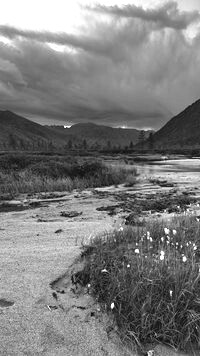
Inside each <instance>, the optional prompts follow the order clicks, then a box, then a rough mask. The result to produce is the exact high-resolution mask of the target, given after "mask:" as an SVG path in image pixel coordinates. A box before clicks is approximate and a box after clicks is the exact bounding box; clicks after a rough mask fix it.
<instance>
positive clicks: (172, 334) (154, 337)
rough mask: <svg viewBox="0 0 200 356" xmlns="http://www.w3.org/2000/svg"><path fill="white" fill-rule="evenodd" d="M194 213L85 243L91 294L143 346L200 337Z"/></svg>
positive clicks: (198, 240) (199, 240)
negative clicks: (168, 221)
mask: <svg viewBox="0 0 200 356" xmlns="http://www.w3.org/2000/svg"><path fill="white" fill-rule="evenodd" d="M197 220H198V219H196V218H195V217H194V216H190V217H179V218H178V217H177V218H174V219H173V220H172V221H171V222H170V223H168V224H166V223H165V222H164V221H157V222H153V223H147V224H146V226H145V227H140V228H139V227H138V228H127V229H123V228H122V227H121V228H120V231H113V232H112V233H107V234H105V235H104V236H99V237H96V238H94V239H93V240H92V241H91V243H90V244H89V245H88V246H84V247H83V253H82V256H83V257H84V258H85V267H84V273H85V274H88V275H89V277H90V286H91V287H90V289H91V293H92V295H93V296H94V297H95V298H96V299H97V300H98V302H100V303H101V305H102V308H103V309H104V310H106V311H107V312H109V313H111V314H112V316H113V317H114V320H115V322H116V324H117V327H118V329H119V332H120V334H121V336H122V337H123V338H124V339H125V340H130V339H132V340H134V341H135V342H136V343H137V345H138V346H139V347H140V348H141V349H143V346H144V345H145V344H146V343H154V342H162V343H166V344H168V345H171V346H172V347H174V348H176V349H186V348H187V347H188V345H190V344H198V343H199V340H200V267H199V266H200V264H199V261H200V258H199V257H200V225H199V222H198V221H197Z"/></svg>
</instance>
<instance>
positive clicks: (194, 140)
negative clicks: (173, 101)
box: [153, 99, 200, 148]
mask: <svg viewBox="0 0 200 356" xmlns="http://www.w3.org/2000/svg"><path fill="white" fill-rule="evenodd" d="M153 140H154V145H155V147H169V148H171V147H183V146H187V147H195V146H200V99H199V100H197V101H196V102H195V103H193V104H192V105H190V106H188V107H187V108H186V109H185V110H183V111H182V112H181V113H180V114H178V115H176V116H175V117H173V118H172V119H171V120H170V121H168V122H167V124H166V125H164V126H163V127H162V128H161V129H160V130H159V131H157V132H156V133H155V134H154V135H153Z"/></svg>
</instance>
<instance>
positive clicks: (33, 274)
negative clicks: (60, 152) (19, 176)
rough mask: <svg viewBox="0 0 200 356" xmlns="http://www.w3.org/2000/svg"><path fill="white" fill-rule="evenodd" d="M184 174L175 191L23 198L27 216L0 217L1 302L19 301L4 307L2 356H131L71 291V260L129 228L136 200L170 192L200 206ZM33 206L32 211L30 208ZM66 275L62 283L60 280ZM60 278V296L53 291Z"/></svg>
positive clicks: (87, 299) (93, 308)
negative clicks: (95, 240) (97, 239)
mask: <svg viewBox="0 0 200 356" xmlns="http://www.w3.org/2000/svg"><path fill="white" fill-rule="evenodd" d="M182 174H183V175H184V179H183V180H182V181H181V183H180V185H179V182H178V179H179V176H176V175H174V180H173V184H175V185H176V186H175V187H161V186H159V185H158V184H154V183H153V182H150V181H149V180H148V179H146V178H145V176H142V177H141V180H140V182H138V183H137V184H136V185H135V186H134V187H125V186H124V185H119V186H118V187H115V186H112V187H107V188H99V189H88V190H85V191H82V192H80V191H75V192H73V193H67V192H66V193H56V194H55V195H54V196H53V195H51V194H49V196H48V195H47V193H43V194H41V193H40V194H35V195H33V196H31V197H30V196H27V195H21V196H19V197H18V199H19V200H18V202H17V204H18V205H21V206H23V205H25V209H24V210H18V211H15V209H14V208H12V210H11V211H7V212H1V213H0V219H1V223H0V240H1V256H0V268H1V280H0V289H1V295H0V298H1V299H3V298H4V299H5V300H6V301H10V302H14V304H13V305H12V306H9V307H0V325H1V334H0V338H1V342H0V343H1V352H2V354H3V353H4V354H6V352H7V354H9V355H12V356H14V355H25V354H28V355H35V354H37V355H40V354H41V355H55V353H56V354H57V355H59V356H60V355H61V356H62V355H66V354H70V355H74V356H75V355H80V356H84V355H88V354H91V355H94V354H95V355H100V356H103V355H105V354H106V352H107V354H108V355H128V354H130V353H128V351H127V350H126V349H125V348H121V346H120V342H119V339H118V337H117V334H116V331H117V330H112V328H111V326H112V323H111V324H110V321H109V320H107V319H106V320H104V316H105V315H104V314H102V312H101V310H99V306H98V304H96V303H95V302H94V300H93V299H91V296H90V295H89V296H88V295H87V294H83V293H84V290H82V291H81V290H80V293H78V294H76V293H75V294H74V292H73V291H71V288H72V287H73V285H72V284H71V273H72V272H73V271H74V270H77V269H79V267H80V266H79V265H78V266H76V264H75V265H74V261H75V260H76V258H77V257H78V256H80V253H81V245H82V243H83V242H84V243H88V241H89V240H90V238H91V237H94V236H96V235H98V234H103V233H104V232H105V231H107V232H109V231H112V230H113V229H119V228H120V226H121V224H124V223H125V220H126V218H127V217H128V216H129V215H130V214H131V211H132V207H133V203H134V200H135V199H137V200H140V199H141V200H145V199H146V198H147V197H150V200H152V201H154V198H155V199H156V197H158V196H159V194H161V195H164V194H166V197H167V194H168V193H169V194H170V193H172V194H174V196H175V195H177V194H178V195H179V194H182V193H183V192H187V193H188V196H189V197H192V198H193V197H195V198H197V200H198V199H199V195H200V192H199V187H200V185H199V183H198V181H197V180H196V178H195V180H194V181H193V180H192V179H189V178H187V176H186V174H185V172H182ZM155 178H159V179H162V180H164V179H165V178H166V174H165V173H164V174H163V175H160V172H159V173H158V174H157V176H156V174H155ZM176 178H177V179H176ZM174 189H175V190H176V191H174ZM59 194H61V196H60V195H59ZM9 203H11V204H12V201H10V202H9ZM15 204H16V201H15V202H14V205H15ZM30 204H32V208H31V209H29V208H27V206H28V205H30ZM189 204H190V202H189ZM197 204H198V203H197V202H193V203H192V204H191V206H190V205H188V206H187V209H189V211H188V212H187V213H188V214H190V213H191V212H192V211H193V210H194V208H195V206H196V208H195V209H196V210H195V211H196V214H197V215H200V211H199V207H198V206H197ZM173 214H174V213H172V212H171V213H170V212H166V211H164V210H163V211H152V210H151V211H143V214H142V216H141V218H142V219H143V218H145V219H150V220H152V219H157V218H160V219H162V218H166V219H168V218H171V217H172V216H173ZM61 276H64V279H61V280H60V279H59V278H60V277H61ZM58 279H59V281H61V284H60V286H59V288H60V292H61V293H59V292H57V291H56V289H52V288H51V286H52V284H51V283H52V282H54V281H55V280H58ZM54 292H55V293H56V294H57V299H55V296H53V293H54ZM85 292H86V293H87V291H85ZM155 350H157V351H156V352H157V354H158V355H161V354H162V355H165V354H166V355H170V356H171V355H175V353H174V352H173V350H169V349H167V348H164V349H163V348H162V353H161V351H159V350H161V349H159V347H158V346H157V347H155ZM159 352H160V353H159ZM132 354H134V353H133V352H132Z"/></svg>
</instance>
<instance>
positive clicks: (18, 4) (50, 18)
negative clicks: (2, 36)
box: [0, 0, 200, 33]
mask: <svg viewBox="0 0 200 356" xmlns="http://www.w3.org/2000/svg"><path fill="white" fill-rule="evenodd" d="M166 2H168V1H167V0H134V1H131V0H128V1H127V0H99V1H87V0H73V1H66V0H42V1H41V0H28V1H27V0H18V1H16V0H6V1H2V2H1V11H0V24H4V25H12V26H15V27H19V28H23V29H30V30H36V31H37V30H40V31H41V30H48V31H53V32H58V31H59V32H61V31H64V32H73V33H74V32H76V31H78V28H79V26H80V25H81V24H82V23H84V21H85V18H84V14H83V9H82V7H84V6H85V5H91V6H92V5H95V4H97V3H98V4H102V5H106V6H114V5H118V6H122V5H127V4H129V5H130V4H134V5H136V6H142V7H143V8H148V7H155V6H158V5H162V4H163V3H166ZM177 3H178V6H179V8H180V9H181V10H186V11H191V10H199V11H200V1H199V0H178V1H177Z"/></svg>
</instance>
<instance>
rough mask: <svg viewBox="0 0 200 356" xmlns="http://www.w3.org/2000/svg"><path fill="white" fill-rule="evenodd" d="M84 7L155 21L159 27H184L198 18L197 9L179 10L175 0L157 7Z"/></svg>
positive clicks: (181, 28) (178, 28)
mask: <svg viewBox="0 0 200 356" xmlns="http://www.w3.org/2000/svg"><path fill="white" fill-rule="evenodd" d="M86 8H87V9H88V10H90V11H94V12H99V13H104V14H109V15H117V16H120V17H125V18H138V19H141V20H144V21H149V22H155V23H156V24H158V25H159V27H163V28H165V27H169V28H173V29H177V30H183V29H186V28H187V27H188V26H189V25H190V24H192V23H193V22H195V21H197V20H199V18H200V14H199V12H198V11H192V12H189V13H188V12H185V11H184V12H183V11H180V10H179V9H178V5H177V3H176V2H175V1H170V2H168V3H166V4H163V5H162V6H160V7H159V8H157V9H144V8H142V7H139V6H136V5H134V4H132V5H124V6H122V7H119V6H117V5H114V6H105V5H96V6H94V7H91V6H87V7H86Z"/></svg>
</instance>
